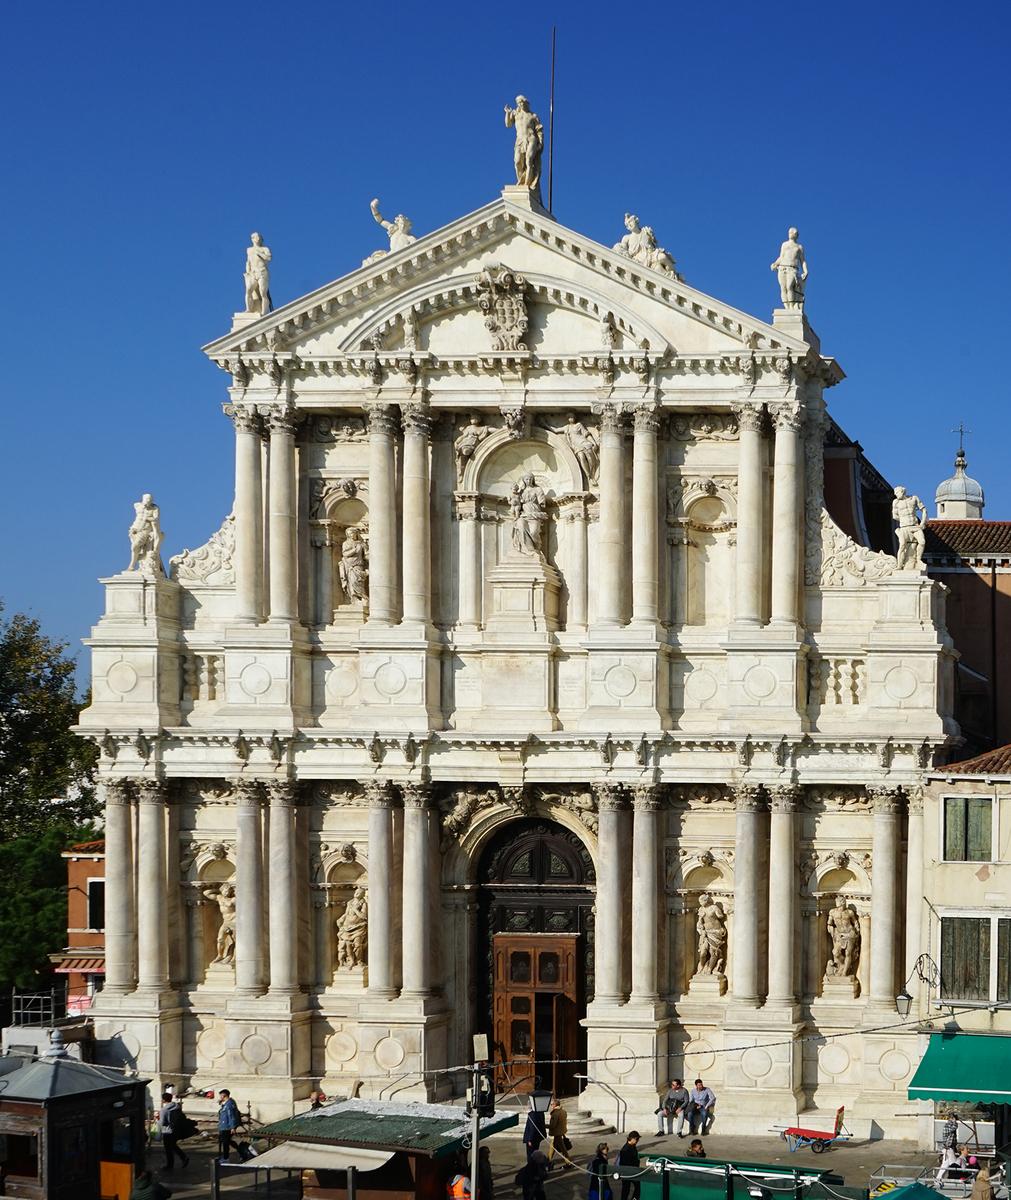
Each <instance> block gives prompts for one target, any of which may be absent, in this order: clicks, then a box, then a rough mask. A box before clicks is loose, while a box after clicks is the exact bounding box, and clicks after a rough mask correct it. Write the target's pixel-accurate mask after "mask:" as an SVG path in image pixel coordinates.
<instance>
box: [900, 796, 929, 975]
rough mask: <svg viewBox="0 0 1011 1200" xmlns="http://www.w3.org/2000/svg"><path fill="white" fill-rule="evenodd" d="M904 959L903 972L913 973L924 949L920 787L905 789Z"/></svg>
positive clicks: (921, 800) (921, 799)
mask: <svg viewBox="0 0 1011 1200" xmlns="http://www.w3.org/2000/svg"><path fill="white" fill-rule="evenodd" d="M906 796H907V804H908V817H907V822H908V824H907V831H906V961H905V965H904V967H903V974H904V975H905V976H906V977H907V978H908V977H909V976H910V975H912V973H913V968H914V967H915V966H916V960H917V959H918V958H919V957H920V955H921V954H923V953H924V951H925V950H926V949H927V947H926V946H924V945H923V942H922V937H923V790H922V788H918V787H914V788H908V789H907V790H906Z"/></svg>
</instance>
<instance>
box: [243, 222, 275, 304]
mask: <svg viewBox="0 0 1011 1200" xmlns="http://www.w3.org/2000/svg"><path fill="white" fill-rule="evenodd" d="M249 241H250V245H249V246H247V247H246V271H245V274H244V275H243V279H244V280H245V282H246V312H250V313H259V314H260V316H261V317H262V316H263V315H264V314H265V313H269V312H270V311H271V309H272V308H273V307H274V305H273V302H272V301H271V299H270V268H269V267H268V266H267V263H269V262H270V251H269V250H268V249H267V247H266V246H265V245H264V244H263V238H262V237H260V235H259V234H258V233H253V234H251V235H250V238H249Z"/></svg>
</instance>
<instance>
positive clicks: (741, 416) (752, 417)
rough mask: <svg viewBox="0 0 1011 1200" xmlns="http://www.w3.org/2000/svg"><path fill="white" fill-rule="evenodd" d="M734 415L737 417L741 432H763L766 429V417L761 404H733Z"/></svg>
mask: <svg viewBox="0 0 1011 1200" xmlns="http://www.w3.org/2000/svg"><path fill="white" fill-rule="evenodd" d="M731 407H732V408H733V410H734V415H735V416H736V417H737V428H738V429H739V430H740V431H741V433H762V432H763V431H764V429H765V418H764V415H763V413H762V406H761V405H760V404H745V403H741V402H737V403H735V404H732V405H731Z"/></svg>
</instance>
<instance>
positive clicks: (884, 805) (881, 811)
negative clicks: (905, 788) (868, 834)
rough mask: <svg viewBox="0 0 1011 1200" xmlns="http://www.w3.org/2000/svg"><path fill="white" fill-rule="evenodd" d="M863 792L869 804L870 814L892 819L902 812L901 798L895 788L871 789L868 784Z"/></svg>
mask: <svg viewBox="0 0 1011 1200" xmlns="http://www.w3.org/2000/svg"><path fill="white" fill-rule="evenodd" d="M864 791H866V793H867V796H868V799H869V800H870V802H871V812H872V813H873V814H874V815H875V816H876V817H877V816H887V817H892V816H895V815H896V814H897V813H900V812H901V811H902V797H901V795H900V793H899V789H898V788H897V787H872V786H871V785H870V784H868V785H866V786H865V788H864Z"/></svg>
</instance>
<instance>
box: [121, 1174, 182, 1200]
mask: <svg viewBox="0 0 1011 1200" xmlns="http://www.w3.org/2000/svg"><path fill="white" fill-rule="evenodd" d="M171 1195H172V1193H171V1192H170V1191H169V1190H168V1188H167V1187H162V1185H161V1184H160V1183H159V1182H158V1180H157V1179H155V1177H154V1176H153V1175H152V1174H151V1172H150V1171H141V1172H140V1174H139V1175H138V1176H137V1178H136V1179H135V1180H134V1184H133V1191H132V1192H131V1193H130V1200H169V1197H170V1196H171Z"/></svg>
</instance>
